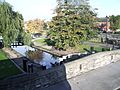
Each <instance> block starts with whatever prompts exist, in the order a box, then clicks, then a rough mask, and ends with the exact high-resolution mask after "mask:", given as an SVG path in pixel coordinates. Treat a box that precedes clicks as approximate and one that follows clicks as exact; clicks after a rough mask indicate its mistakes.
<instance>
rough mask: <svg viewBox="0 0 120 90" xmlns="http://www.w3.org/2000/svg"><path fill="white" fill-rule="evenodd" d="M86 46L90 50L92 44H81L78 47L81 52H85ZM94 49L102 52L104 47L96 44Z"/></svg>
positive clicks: (105, 49)
mask: <svg viewBox="0 0 120 90" xmlns="http://www.w3.org/2000/svg"><path fill="white" fill-rule="evenodd" d="M84 48H85V49H87V50H89V51H90V48H91V46H90V45H86V44H81V45H80V46H79V47H77V49H78V50H79V51H80V52H81V53H83V52H85V50H84ZM94 50H95V51H96V52H102V47H100V46H97V45H96V46H94ZM104 51H109V49H107V48H104Z"/></svg>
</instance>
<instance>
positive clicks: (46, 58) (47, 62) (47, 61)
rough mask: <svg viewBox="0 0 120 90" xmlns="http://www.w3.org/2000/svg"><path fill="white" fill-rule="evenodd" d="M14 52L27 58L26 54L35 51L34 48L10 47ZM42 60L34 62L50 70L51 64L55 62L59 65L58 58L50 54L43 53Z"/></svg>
mask: <svg viewBox="0 0 120 90" xmlns="http://www.w3.org/2000/svg"><path fill="white" fill-rule="evenodd" d="M12 48H13V49H14V50H15V51H17V52H18V53H20V54H22V55H23V56H27V55H26V52H27V51H29V50H31V51H35V49H34V48H32V47H30V46H27V45H25V46H17V47H12ZM42 57H43V58H42V59H41V60H37V61H35V62H36V63H39V64H40V65H43V66H46V68H47V69H48V68H51V67H52V65H51V63H52V64H54V63H55V62H57V63H59V62H60V60H59V57H57V56H54V55H52V54H49V53H46V52H43V53H42Z"/></svg>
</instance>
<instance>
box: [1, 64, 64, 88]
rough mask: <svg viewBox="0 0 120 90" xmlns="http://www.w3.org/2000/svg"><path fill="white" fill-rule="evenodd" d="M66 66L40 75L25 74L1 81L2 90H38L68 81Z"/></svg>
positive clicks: (44, 71)
mask: <svg viewBox="0 0 120 90" xmlns="http://www.w3.org/2000/svg"><path fill="white" fill-rule="evenodd" d="M65 71H66V70H65V67H64V65H61V66H56V67H55V68H52V69H48V70H43V71H41V72H38V73H31V74H30V73H24V74H20V75H16V76H13V77H10V78H7V79H4V80H1V81H0V90H37V89H39V88H45V87H49V86H51V85H54V84H56V83H58V82H61V81H63V80H66V72H65Z"/></svg>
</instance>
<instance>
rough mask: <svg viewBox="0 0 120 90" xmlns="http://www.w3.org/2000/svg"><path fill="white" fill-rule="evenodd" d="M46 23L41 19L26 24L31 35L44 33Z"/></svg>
mask: <svg viewBox="0 0 120 90" xmlns="http://www.w3.org/2000/svg"><path fill="white" fill-rule="evenodd" d="M44 25H45V22H44V21H43V20H41V19H34V20H29V21H27V22H25V29H26V31H27V32H29V33H42V32H43V29H44Z"/></svg>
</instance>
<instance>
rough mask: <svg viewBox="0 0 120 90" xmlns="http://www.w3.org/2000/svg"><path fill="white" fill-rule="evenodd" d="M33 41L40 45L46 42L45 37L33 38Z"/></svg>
mask: <svg viewBox="0 0 120 90" xmlns="http://www.w3.org/2000/svg"><path fill="white" fill-rule="evenodd" d="M34 42H36V43H38V44H40V45H45V44H46V42H45V38H41V39H37V40H35V41H34Z"/></svg>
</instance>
